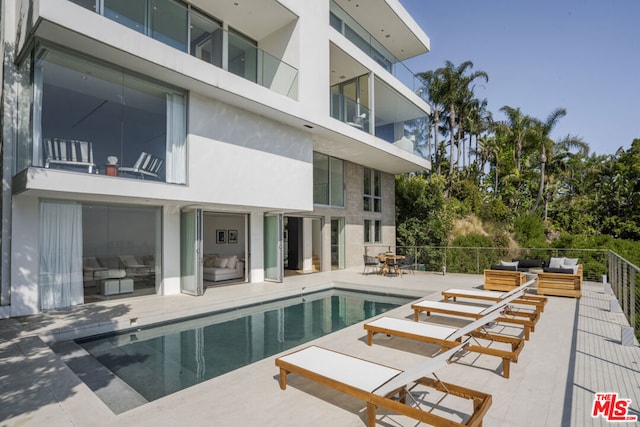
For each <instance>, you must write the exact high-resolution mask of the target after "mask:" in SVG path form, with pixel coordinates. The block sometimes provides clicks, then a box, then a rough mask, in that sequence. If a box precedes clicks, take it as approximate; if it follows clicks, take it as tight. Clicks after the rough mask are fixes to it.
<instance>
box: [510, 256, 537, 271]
mask: <svg viewBox="0 0 640 427" xmlns="http://www.w3.org/2000/svg"><path fill="white" fill-rule="evenodd" d="M513 261H518V270H520V269H527V270H528V269H529V268H542V267H543V266H544V261H543V260H541V259H517V258H514V259H513Z"/></svg>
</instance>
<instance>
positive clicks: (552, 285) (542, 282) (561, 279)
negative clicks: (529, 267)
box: [538, 265, 582, 298]
mask: <svg viewBox="0 0 640 427" xmlns="http://www.w3.org/2000/svg"><path fill="white" fill-rule="evenodd" d="M538 295H556V296H563V297H574V298H580V297H581V296H582V265H580V266H579V268H578V273H577V274H567V273H538Z"/></svg>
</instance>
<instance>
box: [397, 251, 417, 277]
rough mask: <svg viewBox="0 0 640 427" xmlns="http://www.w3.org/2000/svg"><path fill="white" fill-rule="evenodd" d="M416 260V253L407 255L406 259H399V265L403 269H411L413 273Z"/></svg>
mask: <svg viewBox="0 0 640 427" xmlns="http://www.w3.org/2000/svg"><path fill="white" fill-rule="evenodd" d="M415 262H416V257H415V256H414V255H407V256H406V257H405V258H404V259H400V260H399V261H398V266H399V267H400V270H401V271H405V270H409V271H410V272H411V274H414V272H413V267H414V264H415Z"/></svg>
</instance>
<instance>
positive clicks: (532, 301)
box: [442, 280, 547, 313]
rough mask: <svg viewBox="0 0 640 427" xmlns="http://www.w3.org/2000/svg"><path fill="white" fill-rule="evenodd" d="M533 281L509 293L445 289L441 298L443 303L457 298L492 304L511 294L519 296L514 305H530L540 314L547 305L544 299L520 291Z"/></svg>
mask: <svg viewBox="0 0 640 427" xmlns="http://www.w3.org/2000/svg"><path fill="white" fill-rule="evenodd" d="M533 283H534V281H533V280H530V281H528V282H526V283H524V284H522V285H520V286H518V287H517V288H513V289H512V290H510V291H509V292H499V291H485V290H480V289H447V290H445V291H442V296H443V297H444V301H445V302H448V301H449V298H451V299H452V300H453V301H454V302H455V301H457V299H458V298H469V299H479V300H484V301H493V302H501V301H503V300H504V299H505V298H509V297H510V296H511V295H513V294H516V293H517V294H520V296H519V297H518V298H517V299H515V300H513V303H514V304H523V305H532V306H535V307H536V311H538V312H539V313H542V312H543V311H544V306H545V304H546V303H547V298H546V297H541V296H535V295H527V294H526V293H523V292H522V291H523V290H524V291H526V290H527V289H528V288H529V287H530V286H531V285H533Z"/></svg>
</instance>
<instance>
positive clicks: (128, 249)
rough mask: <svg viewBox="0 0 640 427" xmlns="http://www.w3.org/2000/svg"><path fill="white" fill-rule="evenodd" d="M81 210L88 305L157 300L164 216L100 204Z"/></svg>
mask: <svg viewBox="0 0 640 427" xmlns="http://www.w3.org/2000/svg"><path fill="white" fill-rule="evenodd" d="M81 210H82V214H81V219H80V221H81V222H82V277H83V292H84V302H85V303H88V302H95V301H103V300H108V299H115V298H123V297H131V296H140V295H148V294H154V293H155V292H156V281H157V278H158V277H160V276H161V274H160V268H161V264H160V263H159V262H157V260H159V259H160V257H159V250H160V246H161V244H160V239H161V233H160V210H159V209H157V208H153V207H139V206H129V205H127V206H125V205H107V204H98V203H95V204H94V203H83V204H82V206H81Z"/></svg>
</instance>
